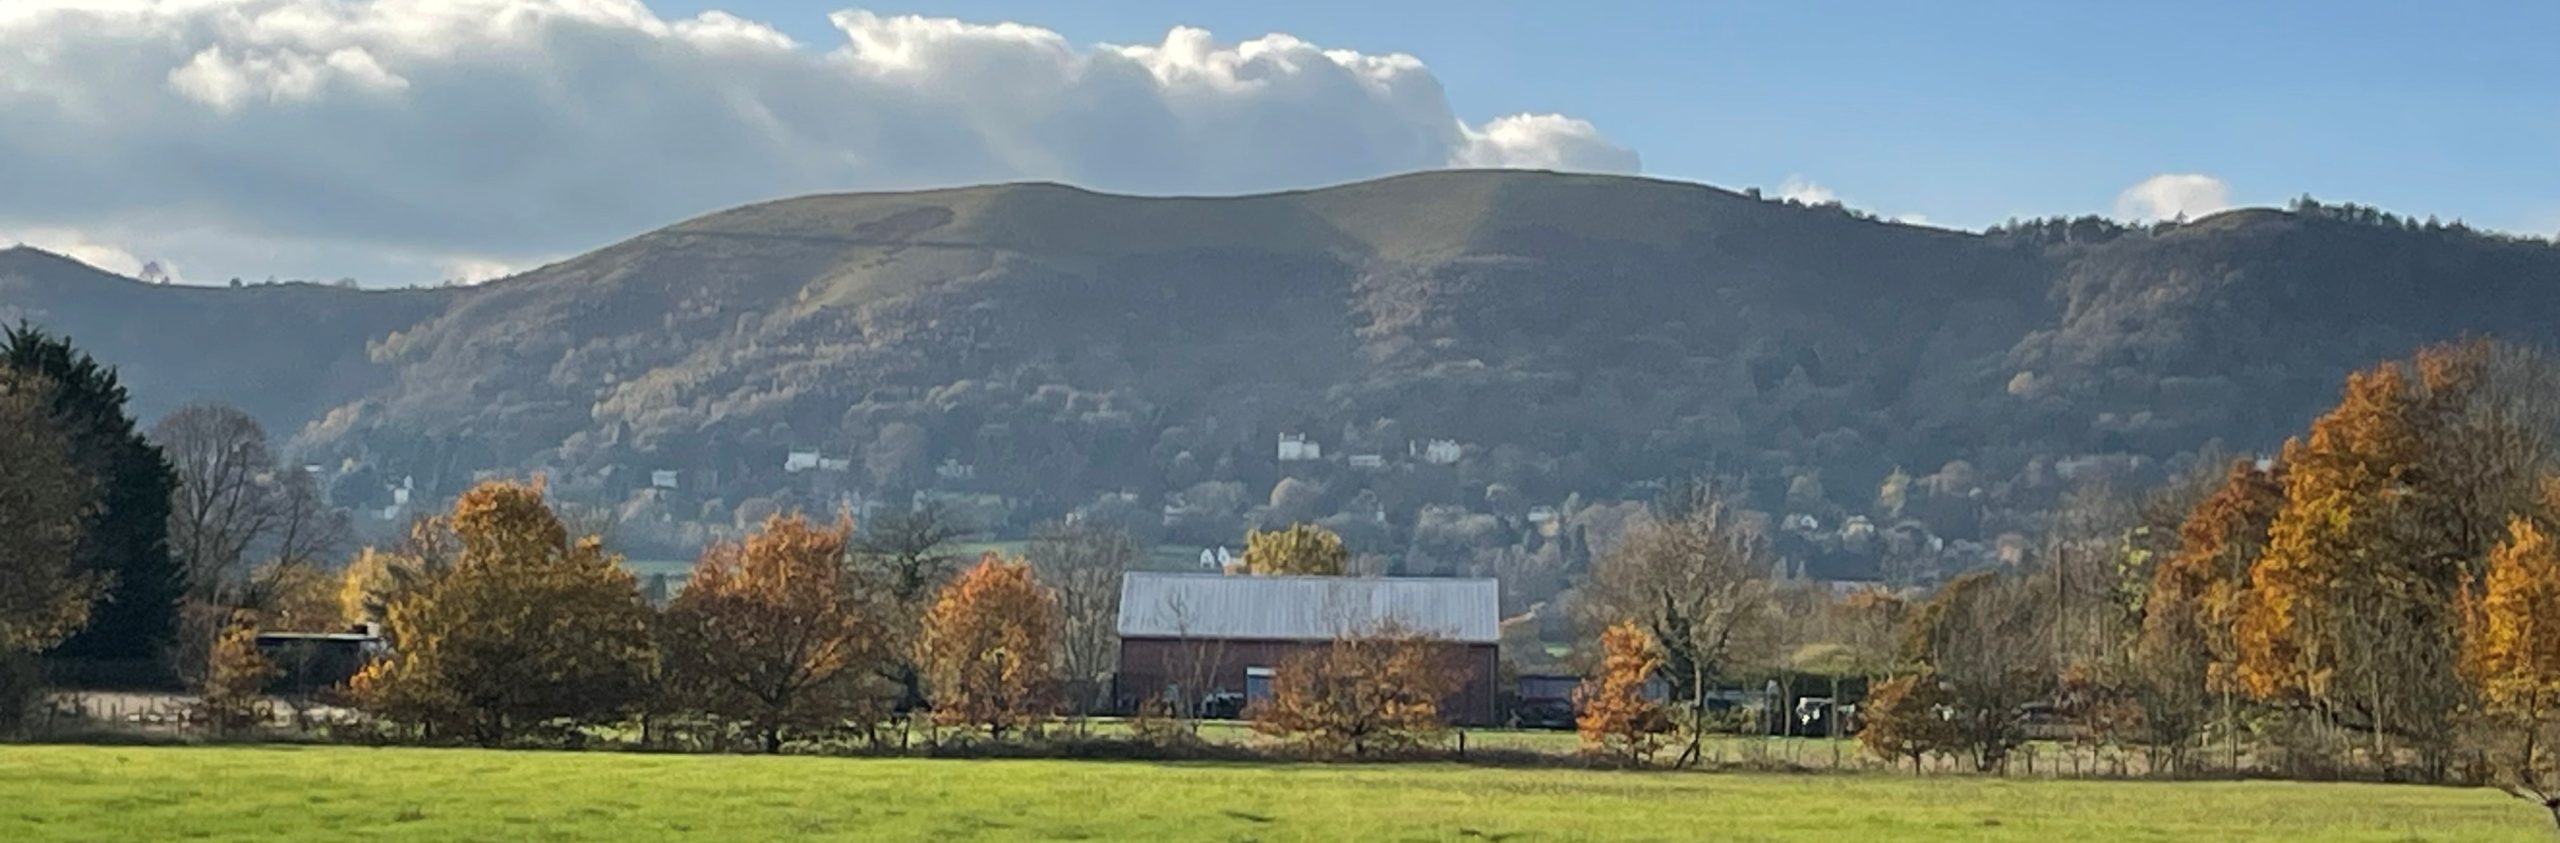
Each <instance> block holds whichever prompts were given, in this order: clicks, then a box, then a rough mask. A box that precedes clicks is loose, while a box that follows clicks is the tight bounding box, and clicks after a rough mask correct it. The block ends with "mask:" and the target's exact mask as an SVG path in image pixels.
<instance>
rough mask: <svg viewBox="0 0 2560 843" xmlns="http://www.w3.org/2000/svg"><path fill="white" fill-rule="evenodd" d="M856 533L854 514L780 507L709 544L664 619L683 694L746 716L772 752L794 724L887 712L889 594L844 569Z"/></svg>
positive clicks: (808, 726)
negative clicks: (859, 582)
mask: <svg viewBox="0 0 2560 843" xmlns="http://www.w3.org/2000/svg"><path fill="white" fill-rule="evenodd" d="M852 533H853V524H852V523H851V522H850V521H839V522H837V523H836V524H835V525H834V526H832V527H818V526H815V525H812V524H810V523H809V521H808V519H806V518H803V517H801V516H798V515H790V516H775V517H772V518H768V519H766V520H765V522H764V526H763V527H762V529H759V530H758V531H756V533H755V534H754V535H750V536H748V537H747V538H746V540H744V541H741V542H737V543H731V544H721V545H717V546H714V547H712V548H711V549H710V550H709V551H707V552H705V553H704V554H703V556H702V561H701V564H698V565H696V566H694V569H693V578H692V579H691V580H689V581H688V582H687V583H686V584H685V589H684V591H683V592H682V593H681V594H678V595H677V596H676V598H675V599H674V601H672V602H671V603H669V604H668V606H667V611H666V613H665V615H664V616H663V617H661V618H660V621H659V641H660V647H661V650H662V652H663V653H664V655H665V658H666V676H667V681H668V683H669V685H670V687H671V689H672V690H673V691H674V692H675V693H676V695H677V697H678V698H679V699H680V700H681V701H682V702H684V703H686V704H688V705H690V706H691V707H692V708H693V709H694V710H698V711H701V712H704V713H707V714H710V715H713V716H716V717H721V718H726V719H728V720H732V721H735V722H739V723H743V724H746V725H747V727H748V728H749V729H751V730H752V731H753V732H754V734H755V735H756V737H757V739H758V741H759V742H760V743H762V745H763V747H764V751H766V752H780V751H781V750H782V745H783V739H784V738H785V737H786V735H787V731H818V730H825V729H828V728H835V727H844V726H854V727H861V728H867V727H868V726H870V725H871V724H872V723H874V722H876V721H877V720H878V719H879V717H880V716H881V715H883V714H885V713H886V709H887V702H888V695H889V694H891V693H894V691H895V689H894V688H893V687H890V686H889V683H887V682H886V680H884V679H882V678H881V677H880V676H879V675H878V673H877V671H878V668H879V667H880V666H881V664H882V663H883V662H884V657H885V656H886V655H887V652H886V650H885V647H884V643H885V640H886V638H885V636H884V635H883V630H884V624H883V622H882V613H883V611H884V609H885V603H884V601H882V600H874V599H869V598H868V597H866V595H865V594H864V593H863V592H862V590H861V589H859V588H857V587H856V586H855V583H854V579H853V577H852V574H851V571H850V570H848V568H847V567H846V564H845V563H846V560H845V548H846V545H847V543H848V542H850V541H851V537H852Z"/></svg>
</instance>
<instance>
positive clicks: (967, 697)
mask: <svg viewBox="0 0 2560 843" xmlns="http://www.w3.org/2000/svg"><path fill="white" fill-rule="evenodd" d="M1058 635H1059V619H1058V599H1057V597H1056V595H1053V594H1051V593H1050V592H1049V589H1048V588H1047V587H1045V586H1042V585H1041V584H1040V580H1039V578H1038V577H1036V576H1034V575H1033V574H1032V572H1031V565H1030V564H1029V563H1027V562H1023V561H1021V560H1018V559H1015V560H1008V559H1005V558H1004V557H1001V556H998V555H996V554H995V553H993V552H989V553H987V554H986V555H985V556H982V557H980V558H979V560H978V565H977V567H974V568H971V569H969V570H968V571H966V572H963V573H962V574H961V575H960V576H959V578H958V579H954V580H952V581H951V583H950V584H949V585H945V586H943V587H942V591H941V593H940V594H939V595H937V596H936V597H935V598H934V601H933V607H932V608H931V609H929V610H927V611H926V612H925V616H924V628H923V634H922V636H921V639H920V640H919V641H918V648H917V662H918V663H919V664H920V665H921V666H922V667H923V672H924V679H925V684H926V689H927V691H928V692H929V694H930V696H931V697H932V699H933V720H934V722H935V723H939V724H942V725H945V726H962V727H983V728H985V729H986V730H987V735H988V736H989V737H993V738H1002V737H1004V735H1005V733H1007V732H1010V731H1014V730H1017V729H1021V728H1023V727H1026V726H1031V725H1035V724H1037V723H1039V722H1040V720H1041V719H1043V718H1045V717H1047V716H1048V715H1049V714H1050V712H1051V711H1052V710H1054V709H1055V708H1056V701H1057V693H1058Z"/></svg>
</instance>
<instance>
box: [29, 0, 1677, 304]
mask: <svg viewBox="0 0 2560 843" xmlns="http://www.w3.org/2000/svg"><path fill="white" fill-rule="evenodd" d="M830 21H831V22H832V23H833V24H834V25H835V28H836V30H837V32H838V34H839V35H840V36H841V40H840V41H837V42H835V43H828V44H816V45H810V44H801V43H797V42H795V41H794V40H793V39H791V38H790V37H787V36H785V35H784V34H782V33H781V32H779V31H777V30H775V29H774V28H772V27H771V26H768V25H766V24H764V23H760V22H757V21H752V20H747V19H744V18H740V17H737V16H734V15H729V14H723V13H719V12H709V13H705V14H702V15H700V16H697V17H694V18H690V19H681V20H669V19H662V18H660V17H659V16H657V15H656V14H655V13H653V12H651V11H650V10H649V9H648V8H647V7H646V6H645V5H643V4H642V3H641V2H639V0H440V2H426V0H372V1H371V2H346V0H6V2H0V113H4V114H8V115H9V116H10V119H8V120H6V121H0V184H8V185H10V189H9V190H7V191H5V192H0V229H5V228H8V227H11V226H16V227H35V226H47V227H63V228H76V229H80V230H85V231H100V232H109V233H110V234H111V235H112V236H115V237H119V238H124V239H122V240H120V241H119V242H124V243H126V244H128V246H129V247H130V248H132V249H135V250H139V251H142V252H148V253H153V254H171V255H178V256H179V257H182V258H183V259H184V260H186V261H187V262H188V263H189V265H191V266H206V267H214V268H215V271H216V272H220V273H224V274H241V275H259V276H263V275H265V274H268V273H271V272H273V273H280V274H286V275H289V276H291V275H306V276H314V277H323V276H325V277H335V276H337V275H341V274H349V273H354V274H358V275H360V276H363V275H365V274H366V273H368V272H372V271H385V272H392V271H398V272H413V273H425V274H427V275H430V276H432V275H433V273H434V272H435V270H436V269H437V268H439V267H447V266H451V265H454V262H455V261H481V262H495V263H500V264H513V265H522V264H524V263H525V262H527V261H529V260H530V256H538V255H555V254H561V253H569V252H576V251H581V250H584V249H586V248H591V247H594V246H597V245H601V244H602V243H603V242H606V241H609V240H611V239H615V238H618V237H622V236H627V235H629V234H633V233H636V232H638V231H642V230H646V229H648V228H651V227H654V226H657V225H661V224H664V223H668V222H671V221H674V220H676V219H681V218H684V217H687V216H690V215H693V214H698V213H702V212H705V211H709V210H713V209H716V208H720V207H726V206H729V205H734V204H739V203H744V202H750V201H756V200H761V199H768V198H773V197H777V196H784V195H794V194H802V193H810V192H818V191H829V190H859V189H903V188H916V187H927V186H938V185H952V184H964V183H976V182H985V181H999V180H1023V179H1054V180H1061V181H1067V182H1072V183H1076V184H1080V185H1084V186H1088V187H1093V188H1097V189H1103V190H1117V191H1129V192H1139V193H1234V192H1249V191H1259V190H1272V189H1283V188H1292V187H1305V186H1311V185H1318V184H1326V183H1333V182H1340V181H1348V180H1355V179H1360V178H1367V177H1373V176H1378V175H1383V174H1388V173H1395V172H1403V171H1410V170H1418V169H1430V168H1439V167H1453V166H1459V167H1541V168H1551V169H1565V170H1587V171H1602V172H1631V171H1634V170H1636V169H1637V167H1638V163H1639V162H1638V160H1637V157H1636V155H1635V153H1633V152H1631V151H1629V150H1627V149H1625V148H1623V147H1620V146H1618V145H1616V144H1613V143H1611V142H1610V141H1609V140H1608V139H1607V138H1606V137H1605V136H1603V135H1602V134H1601V133H1600V131H1599V130H1598V129H1597V128H1595V127H1593V126H1592V125H1591V124H1589V123H1587V122H1584V121H1581V120H1576V119H1573V118H1570V117H1566V116H1562V115H1553V114H1522V115H1515V116H1509V117H1500V118H1496V119H1491V120H1487V121H1484V122H1482V123H1480V124H1471V123H1469V122H1468V121H1466V120H1463V119H1461V118H1460V117H1458V116H1457V115H1456V114H1455V113H1454V112H1452V111H1451V109H1450V107H1449V104H1448V97H1447V95H1446V93H1445V92H1444V91H1443V90H1442V87H1441V83H1440V81H1439V80H1438V78H1436V77H1435V76H1433V75H1432V73H1431V71H1430V70H1429V69H1428V68H1426V67H1425V66H1424V65H1423V63H1422V62H1421V61H1420V60H1418V59H1416V58H1414V57H1412V56H1408V55H1402V54H1385V55H1377V54H1365V53H1359V52H1353V51H1348V50H1328V49H1324V48H1322V47H1319V46H1317V45H1314V44H1309V43H1306V42H1304V41H1301V40H1299V39H1296V38H1292V37H1290V36H1287V35H1279V34H1274V35H1265V36H1262V37H1259V38H1254V39H1251V40H1245V41H1221V40H1219V39H1217V38H1216V37H1215V36H1213V35H1212V34H1211V33H1209V32H1206V31H1203V30H1199V29H1191V28H1176V29H1173V30H1172V31H1170V32H1168V33H1167V34H1166V35H1165V37H1164V39H1163V40H1162V41H1161V42H1160V43H1154V44H1137V45H1108V44H1104V45H1079V44H1073V43H1069V42H1068V41H1067V40H1066V39H1065V38H1064V37H1062V36H1060V35H1058V34H1057V33H1055V32H1052V31H1049V30H1046V29H1041V28H1039V27H1036V26H1029V25H1024V24H1016V23H997V24H980V23H969V22H962V21H957V20H950V19H941V18H927V17H914V16H906V17H892V16H882V15H877V14H873V13H870V12H864V11H846V12H839V13H836V14H834V15H832V16H831V17H830ZM145 217H147V218H148V219H147V220H145V219H144V218H145ZM172 228H176V229H183V230H185V231H186V232H187V234H185V235H184V236H180V235H175V234H171V233H169V232H170V231H171V230H172ZM188 249H194V250H198V251H196V252H186V253H185V254H179V253H180V252H182V251H184V250H188ZM354 254H363V255H376V256H379V257H377V258H372V259H367V260H364V261H361V262H360V265H358V266H353V267H348V266H323V265H315V264H316V263H317V262H318V261H319V260H320V256H323V255H342V256H343V255H354ZM261 256H264V257H265V260H266V261H268V263H266V264H264V265H260V264H252V263H242V262H241V261H244V260H251V259H257V258H259V257H261ZM492 256H494V257H492ZM277 264H283V265H282V266H278V265H277ZM365 280H368V281H383V280H433V278H432V277H421V278H409V279H397V278H394V279H384V278H373V277H367V278H366V279H365Z"/></svg>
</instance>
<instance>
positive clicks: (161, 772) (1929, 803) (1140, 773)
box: [0, 746, 2552, 843]
mask: <svg viewBox="0 0 2560 843" xmlns="http://www.w3.org/2000/svg"><path fill="white" fill-rule="evenodd" d="M0 796H4V797H5V798H0V840H8V841H23V842H25V843H32V841H75V840H76V841H91V840H257V841H284V842H285V843H298V842H299V841H313V842H314V843H318V842H319V841H329V842H330V843H335V841H349V840H417V841H429V840H432V841H447V840H563V841H568V840H616V841H622V840H777V839H786V838H787V839H806V840H942V839H976V838H995V839H1014V840H1265V841H1277V840H1327V841H1331V840H1511V841H1531V840H1729V841H1742V840H1771V841H1777V840H1873V841H1924V840H1963V841H2000V840H2018V841H2068V840H2104V841H2144V840H2159V841H2182V843H2183V841H2197V840H2216V841H2220V840H2322V841H2355V840H2370V841H2425V840H2442V841H2500V840H2514V841H2528V840H2530V841H2544V840H2549V839H2550V838H2551V836H2552V831H2551V827H2550V821H2549V820H2548V819H2547V818H2546V817H2545V816H2544V815H2543V813H2542V812H2541V811H2540V810H2539V809H2538V808H2535V807H2533V806H2529V805H2526V804H2524V803H2522V802H2520V801H2518V800H2515V799H2512V798H2510V797H2507V796H2504V795H2502V794H2498V793H2495V792H2491V791H2487V790H2458V789H2450V788H2428V787H2412V786H2384V785H2346V784H2299V783H2283V782H2217V783H2151V782H2104V781H2039V780H2003V779H1982V778H1970V777H1953V776H1946V777H1926V778H1915V777H1910V776H1900V775H1881V774H1877V775H1830V776H1818V775H1798V776H1786V775H1758V774H1752V775H1745V774H1724V773H1618V772H1601V771H1583V770H1495V769H1482V768H1471V767H1460V766H1452V765H1374V766H1334V765H1318V764H1278V765H1241V764H1158V763H1135V762H1101V761H963V760H913V759H896V760H888V759H848V758H820V757H781V758H769V757H746V756H679V755H638V754H619V753H598V752H590V753H565V752H484V751H474V750H438V749H366V748H355V747H203V748H187V747H170V748H142V747H91V746H9V747H0Z"/></svg>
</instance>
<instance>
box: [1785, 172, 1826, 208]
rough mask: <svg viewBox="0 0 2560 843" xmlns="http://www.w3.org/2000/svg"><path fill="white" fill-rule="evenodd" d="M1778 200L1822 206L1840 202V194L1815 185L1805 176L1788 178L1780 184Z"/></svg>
mask: <svg viewBox="0 0 2560 843" xmlns="http://www.w3.org/2000/svg"><path fill="white" fill-rule="evenodd" d="M1778 198H1780V199H1786V200H1789V201H1794V202H1802V203H1805V204H1807V205H1821V204H1825V203H1829V202H1838V201H1840V194H1837V193H1833V192H1831V188H1827V187H1823V186H1822V185H1818V184H1815V183H1813V180H1811V179H1807V178H1805V177H1803V176H1788V177H1787V180H1786V181H1782V182H1779V183H1778Z"/></svg>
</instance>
